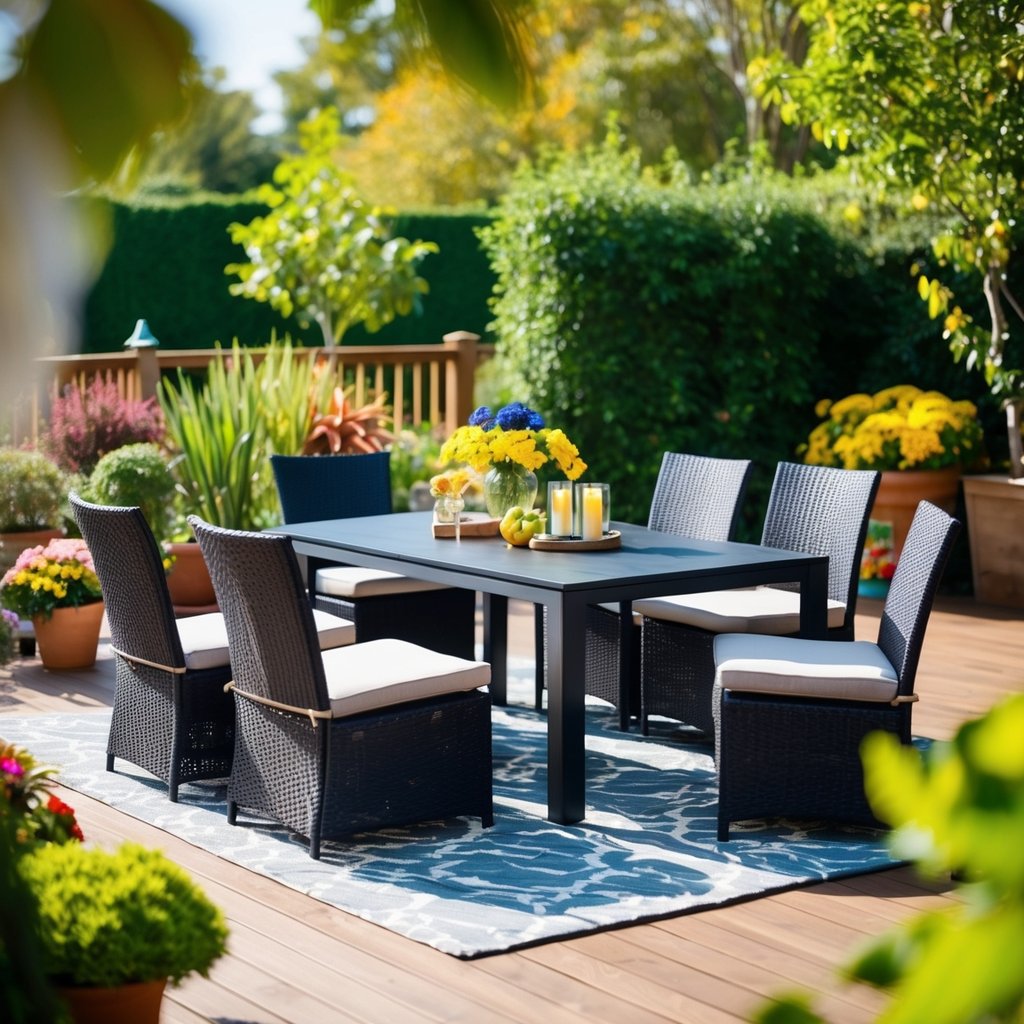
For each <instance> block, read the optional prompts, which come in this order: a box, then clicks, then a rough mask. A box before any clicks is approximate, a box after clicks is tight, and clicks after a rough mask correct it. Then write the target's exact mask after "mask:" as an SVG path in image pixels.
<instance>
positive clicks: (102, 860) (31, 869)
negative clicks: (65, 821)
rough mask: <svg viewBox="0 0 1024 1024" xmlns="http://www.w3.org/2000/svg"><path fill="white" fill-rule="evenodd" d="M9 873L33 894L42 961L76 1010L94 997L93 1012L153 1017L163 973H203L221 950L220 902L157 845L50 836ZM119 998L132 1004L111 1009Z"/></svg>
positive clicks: (140, 1019) (168, 977)
mask: <svg viewBox="0 0 1024 1024" xmlns="http://www.w3.org/2000/svg"><path fill="white" fill-rule="evenodd" d="M19 873H20V875H21V877H22V878H23V879H24V880H25V881H26V883H27V884H28V887H29V890H30V891H31V892H32V893H33V895H34V896H35V898H36V902H37V904H38V908H39V919H40V920H39V923H40V928H39V932H40V938H41V944H42V958H43V966H44V970H45V971H46V974H47V975H48V976H49V977H50V979H51V980H52V981H53V983H54V984H55V985H56V986H57V988H58V992H59V993H60V995H61V996H62V997H63V998H64V999H65V1000H66V1001H67V1002H68V1003H69V1004H70V1006H71V1009H72V1016H73V1017H74V1018H75V1019H76V1020H77V1019H80V1017H79V1016H78V1014H79V1011H78V1009H77V1008H78V1007H79V1006H80V1005H82V1006H89V1007H91V1008H92V1009H93V1010H94V1011H95V1010H96V1004H97V1003H101V1004H102V1005H103V1006H104V1007H106V1009H105V1010H103V1011H100V1012H102V1013H104V1016H103V1017H102V1018H97V1019H106V1020H132V1021H134V1022H136V1024H145V1022H146V1021H152V1022H153V1024H155V1022H156V1021H157V1020H158V1019H159V1014H160V1000H161V998H162V995H163V990H164V987H165V985H166V983H167V982H168V981H169V982H170V983H171V984H172V985H177V984H178V983H179V982H180V981H181V980H182V979H183V978H184V977H186V976H187V975H188V974H191V973H192V972H193V971H197V972H199V973H200V974H202V975H204V976H205V975H207V974H208V972H209V970H210V967H211V966H212V965H213V963H214V962H215V961H216V960H217V959H218V958H219V957H220V956H221V955H222V954H223V953H224V952H225V949H226V939H227V926H226V925H225V922H224V918H223V916H222V914H221V912H220V910H219V909H218V908H217V907H216V906H215V905H214V904H213V903H211V902H210V900H209V899H208V898H207V897H206V895H205V894H204V893H203V892H202V890H201V889H200V888H199V887H198V886H197V885H196V884H195V883H194V882H193V881H192V879H191V878H190V877H189V876H188V874H187V873H186V872H185V871H184V870H183V869H182V868H180V867H178V865H176V864H174V863H173V862H172V861H170V860H169V859H168V858H167V857H166V856H164V854H162V853H161V852H160V851H159V850H149V849H146V848H145V847H142V846H139V845H137V844H135V843H124V844H122V845H121V846H120V847H119V848H118V849H116V850H113V851H108V850H104V849H101V848H98V847H89V846H84V845H82V844H80V843H66V844H62V845H58V844H52V843H51V844H46V845H44V846H41V847H39V848H37V849H35V850H32V851H31V852H29V853H27V854H26V855H25V856H24V857H22V858H21V859H20V861H19ZM124 999H130V1000H133V1001H134V1002H133V1004H132V1005H133V1007H134V1008H133V1009H128V1010H125V1009H119V1010H114V1009H112V1007H114V1006H115V1005H120V1001H121V1000H124ZM147 1007H148V1010H147ZM147 1013H148V1016H147V1015H146V1014H147Z"/></svg>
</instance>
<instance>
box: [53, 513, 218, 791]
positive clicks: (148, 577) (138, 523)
mask: <svg viewBox="0 0 1024 1024" xmlns="http://www.w3.org/2000/svg"><path fill="white" fill-rule="evenodd" d="M70 500H71V507H72V510H73V512H74V516H75V520H76V522H77V523H78V527H79V529H80V530H81V532H82V537H83V539H84V540H85V542H86V544H87V545H88V547H89V551H90V552H91V553H92V557H93V562H94V564H95V566H96V573H97V575H98V576H99V580H100V586H101V587H102V589H103V601H104V606H105V610H106V615H107V621H108V623H109V625H110V639H111V644H112V646H113V647H114V648H116V649H117V650H118V651H121V652H123V653H124V654H126V655H128V656H129V658H137V659H142V660H143V661H148V662H152V663H153V664H154V665H165V666H167V667H168V668H176V669H185V656H184V654H183V652H182V649H181V641H180V639H179V636H178V630H177V627H176V625H175V621H174V610H173V608H172V605H171V596H170V593H169V592H168V590H167V580H166V577H165V575H164V568H163V563H162V561H161V558H160V552H159V549H158V548H157V544H156V540H155V539H154V537H153V534H152V531H151V530H150V528H149V525H148V524H147V523H146V520H145V517H144V516H143V515H142V511H141V510H140V509H138V508H118V507H111V506H100V505H93V504H90V503H88V502H85V501H83V500H82V499H81V498H80V497H79V496H78V495H77V494H75V493H72V494H71V499H70ZM115 659H116V689H115V692H114V708H113V713H112V716H111V721H110V736H109V738H108V740H107V770H108V771H112V770H113V767H114V759H115V758H118V757H119V758H122V759H123V760H125V761H130V762H131V763H132V764H135V765H138V766H139V767H140V768H145V769H146V771H149V772H152V773H153V774H154V775H155V776H156V777H157V778H158V779H161V780H163V781H164V782H166V783H167V789H168V795H169V796H170V799H171V800H177V799H178V787H179V785H180V784H181V783H184V782H193V781H196V780H199V779H216V778H225V777H226V776H227V775H228V773H229V772H230V770H231V754H232V750H233V746H234V722H235V710H234V704H233V701H232V699H231V697H230V695H228V694H226V693H225V692H224V684H225V683H226V682H228V681H229V680H230V678H231V669H230V667H229V666H227V665H225V666H223V667H221V668H211V669H205V670H200V671H197V670H188V671H184V672H183V673H177V674H176V673H172V672H170V671H164V670H163V669H160V668H154V667H151V666H149V665H143V664H140V663H138V662H136V661H132V660H129V659H128V658H124V657H122V656H121V655H119V654H115Z"/></svg>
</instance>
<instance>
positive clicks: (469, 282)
mask: <svg viewBox="0 0 1024 1024" xmlns="http://www.w3.org/2000/svg"><path fill="white" fill-rule="evenodd" d="M93 202H98V203H100V205H102V206H107V207H109V213H110V224H111V231H112V244H111V248H110V251H109V253H108V255H107V258H106V261H105V263H104V266H103V268H102V270H101V272H100V274H99V277H98V278H97V280H96V282H95V283H94V284H93V286H92V288H91V290H90V292H89V294H88V296H87V299H86V303H85V316H84V343H83V351H85V352H109V351H114V350H116V349H118V348H120V347H121V345H122V343H123V342H124V339H125V338H127V337H128V335H129V334H130V333H131V330H132V328H133V327H134V325H135V321H136V320H137V319H138V318H139V317H145V318H146V320H147V321H148V322H149V325H150V327H151V328H152V330H153V333H154V334H155V335H156V336H157V338H159V339H160V345H161V347H162V348H167V349H180V348H208V347H212V346H213V345H214V343H215V342H217V341H220V342H222V343H224V344H230V343H231V341H232V339H234V338H238V339H239V340H240V341H241V342H242V343H243V344H245V345H262V344H266V342H267V341H268V340H269V338H270V335H271V332H272V331H276V332H277V333H278V334H281V333H283V332H286V331H287V332H289V333H290V334H291V336H292V338H293V339H302V340H303V341H304V342H305V343H306V344H310V345H319V344H320V343H321V340H320V332H319V330H318V329H317V328H315V327H313V328H310V329H303V328H302V327H300V326H299V324H298V322H297V321H296V320H294V319H293V318H290V319H285V318H283V317H281V316H280V315H279V314H277V313H275V312H274V311H273V310H272V309H270V307H269V306H267V305H266V304H265V303H260V302H253V301H252V300H249V299H244V298H240V297H237V296H232V295H230V294H229V293H228V285H229V284H230V280H231V279H229V278H228V276H227V275H226V274H225V273H224V267H225V265H226V264H228V263H230V262H232V261H234V260H237V259H239V258H240V255H241V253H242V250H241V247H240V246H237V245H235V244H234V243H233V242H232V241H231V239H230V238H229V236H228V232H227V226H228V225H229V224H230V223H232V222H233V221H242V222H246V221H249V220H251V219H252V218H253V217H255V216H258V215H260V214H262V213H265V212H266V207H264V206H263V205H262V204H259V203H254V202H250V201H246V200H244V199H242V198H231V197H218V196H201V197H196V198H194V199H189V200H186V201H181V200H178V201H172V200H166V201H163V202H153V203H148V204H141V205H131V204H127V203H121V202H106V201H104V200H93ZM486 221H487V217H486V215H483V214H464V213H451V214H450V213H415V214H404V215H402V216H401V217H399V218H398V219H397V222H396V231H397V232H398V233H400V234H405V235H406V236H408V237H415V238H423V239H426V240H431V241H435V242H437V243H438V245H439V246H440V249H441V251H440V252H439V253H438V254H437V255H434V256H430V257H428V258H427V259H426V260H425V261H424V262H423V266H422V274H423V276H424V277H425V278H426V279H427V281H428V282H429V284H430V294H429V295H426V296H424V298H423V310H422V313H421V314H420V315H416V314H413V315H411V316H407V317H401V318H399V319H398V320H397V321H395V322H394V323H392V324H390V325H388V326H387V327H386V328H384V329H383V330H381V331H379V332H378V333H377V334H368V333H367V332H366V331H364V330H362V329H355V330H352V331H351V332H349V334H347V335H346V338H345V340H346V342H347V343H349V344H400V343H402V344H424V343H430V342H437V341H440V340H441V338H442V336H443V335H444V334H446V333H448V332H449V331H454V330H469V331H475V332H476V333H479V334H481V335H484V334H485V332H486V325H487V321H488V319H489V314H488V311H487V295H488V293H489V291H490V288H491V285H492V284H493V280H494V275H493V274H492V273H491V271H490V268H489V267H488V264H487V261H486V259H485V258H484V256H483V253H482V251H481V249H480V245H479V243H478V241H477V239H476V237H475V235H474V228H476V227H478V226H479V225H481V224H483V223H486Z"/></svg>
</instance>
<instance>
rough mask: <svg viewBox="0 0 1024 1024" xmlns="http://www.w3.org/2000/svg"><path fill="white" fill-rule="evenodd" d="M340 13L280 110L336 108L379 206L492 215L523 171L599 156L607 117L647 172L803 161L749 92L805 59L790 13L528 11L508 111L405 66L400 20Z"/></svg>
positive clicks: (724, 0)
mask: <svg viewBox="0 0 1024 1024" xmlns="http://www.w3.org/2000/svg"><path fill="white" fill-rule="evenodd" d="M348 6H349V7H350V8H358V10H356V11H354V12H353V11H350V13H349V15H348V18H347V20H340V21H338V22H336V23H335V26H334V30H333V31H332V32H331V33H329V34H327V35H326V36H325V37H323V38H321V39H320V40H318V41H317V43H316V46H315V47H313V46H311V48H310V50H309V53H310V57H309V63H308V66H307V68H306V69H303V70H302V71H300V72H297V73H290V74H289V75H287V76H285V75H281V76H278V80H279V81H280V82H281V83H282V85H283V87H284V88H285V89H286V93H287V94H288V96H289V101H288V105H289V107H291V106H292V105H293V104H295V105H297V104H299V103H302V102H308V101H309V100H310V99H312V98H313V97H318V98H319V101H320V102H321V103H326V102H329V101H330V102H334V103H336V104H337V105H338V106H339V108H340V109H341V111H342V120H343V123H344V124H345V126H346V131H347V132H348V133H349V134H350V136H351V139H352V141H351V144H350V145H349V146H348V148H347V150H346V154H345V162H346V166H347V167H348V168H349V169H351V170H352V172H353V173H354V174H355V175H356V176H357V180H358V182H359V185H360V188H361V189H362V190H363V191H364V192H366V193H367V194H368V195H372V196H373V197H375V198H377V197H380V198H386V199H387V200H388V201H389V202H393V203H397V204H401V205H409V204H415V205H423V204H431V203H451V202H460V203H461V202H467V201H473V200H484V201H488V202H489V201H493V200H495V199H496V197H497V196H498V195H499V194H500V192H501V191H502V189H503V188H505V187H507V185H508V182H509V181H510V178H511V175H512V172H513V170H514V168H515V167H516V165H517V164H518V163H519V162H520V161H521V160H523V159H531V160H532V159H536V158H537V157H538V156H539V155H541V153H542V152H543V151H544V150H545V149H546V148H549V147H557V148H562V149H566V150H570V151H574V152H577V151H579V150H581V149H583V148H584V147H585V146H587V145H591V144H594V143H597V142H599V141H600V139H601V136H602V134H603V130H604V129H603V126H604V121H605V118H606V116H607V114H608V112H609V111H610V110H614V111H615V112H616V114H617V116H618V119H619V124H620V127H621V129H622V131H623V132H624V133H625V135H626V137H627V139H628V140H629V141H630V143H631V144H632V145H635V146H637V147H638V148H639V149H640V152H641V154H642V156H643V158H644V159H645V160H647V161H653V160H657V159H659V158H660V156H661V154H662V153H663V152H664V151H665V150H666V149H667V148H669V147H672V148H673V149H674V150H675V151H676V152H677V153H678V154H679V156H680V158H681V159H683V160H685V161H686V162H687V163H688V164H689V165H690V167H691V168H693V169H694V170H695V171H702V170H706V169H708V168H710V167H712V166H713V165H714V164H715V162H716V161H717V160H719V159H720V158H721V157H722V156H723V154H725V153H726V152H727V151H728V149H729V148H730V147H734V146H737V145H738V146H739V147H740V148H742V149H752V148H756V147H760V146H762V145H765V146H767V149H768V151H769V152H770V154H771V157H772V159H773V160H774V161H775V162H776V163H778V164H780V165H782V166H790V165H791V164H792V163H793V162H794V161H795V160H797V159H799V157H800V156H801V155H802V152H803V149H804V147H805V145H806V137H807V133H806V132H803V131H796V132H794V131H789V130H788V129H785V128H784V126H781V125H780V123H779V119H778V117H777V114H776V113H775V112H774V111H771V110H769V111H767V112H766V111H763V110H762V108H761V107H760V105H759V104H758V103H757V102H756V100H755V99H754V97H753V95H752V94H751V91H750V88H749V83H748V80H747V77H746V63H747V60H748V59H749V58H750V57H752V56H759V55H762V54H763V53H764V52H765V48H766V47H772V46H776V45H778V46H783V47H785V49H786V52H787V53H790V54H792V55H793V56H794V57H795V58H798V57H800V56H801V55H802V47H803V45H804V41H805V39H806V31H805V30H804V27H803V23H802V22H801V21H800V20H799V19H798V18H797V17H796V16H795V13H794V12H795V9H796V6H797V5H795V4H787V3H783V2H780V0H705V2H703V3H695V4H686V5H683V4H676V3H671V4H666V3H665V2H664V0H589V2H587V3H583V4H566V3H562V2H561V0H534V2H533V3H531V4H529V5H527V6H524V7H523V9H522V10H521V11H518V12H517V24H518V25H519V27H520V34H521V37H522V45H523V60H524V62H525V67H526V70H527V79H526V81H527V84H528V89H527V90H526V92H525V93H524V95H523V97H522V99H521V101H520V102H519V103H518V104H517V105H516V106H514V107H509V106H507V105H501V104H495V103H493V102H491V101H490V99H489V98H488V96H487V95H486V94H483V95H482V94H481V93H479V92H472V91H469V90H466V89H465V88H460V87H458V86H457V85H456V86H453V85H452V81H451V77H450V75H449V74H448V73H447V72H446V70H445V68H444V66H443V62H442V61H441V60H440V59H438V58H436V57H431V55H430V53H429V52H427V53H424V52H422V51H415V47H414V46H413V43H412V41H411V40H410V37H409V34H408V33H407V32H406V31H404V29H403V19H402V11H403V7H402V5H399V6H398V7H397V8H396V11H395V13H394V14H391V13H390V12H389V11H387V9H385V8H383V7H377V8H375V9H367V8H366V7H365V5H362V4H353V5H348ZM411 50H412V51H414V52H416V53H418V56H416V57H415V58H413V57H411V56H410V51H411ZM359 81H362V83H363V86H362V88H360V87H359V85H358V83H359ZM335 82H336V83H337V84H336V86H335V85H332V84H330V83H335ZM332 89H336V91H335V93H334V99H333V101H331V100H330V96H331V90H332ZM396 148H401V151H402V160H401V161H396V160H395V159H394V154H395V152H396Z"/></svg>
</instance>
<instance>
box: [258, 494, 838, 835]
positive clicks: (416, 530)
mask: <svg viewBox="0 0 1024 1024" xmlns="http://www.w3.org/2000/svg"><path fill="white" fill-rule="evenodd" d="M431 518H432V513H430V512H396V513H393V514H391V515H381V516H366V517H363V518H353V519H332V520H323V521H320V522H312V523H290V524H288V525H286V526H278V527H272V528H271V529H270V530H268V532H270V533H279V534H284V535H285V536H288V537H290V538H291V539H292V542H293V545H294V547H295V551H296V553H297V554H300V555H306V556H307V557H308V558H309V559H310V560H311V563H310V564H311V565H315V563H316V561H318V560H319V561H321V562H322V561H324V560H326V561H330V562H343V563H345V564H348V565H356V566H365V567H368V568H375V569H388V570H391V571H392V572H398V573H401V574H402V575H405V576H410V577H413V578H415V579H423V580H430V581H432V582H437V583H445V584H449V585H451V586H456V587H466V588H468V589H471V590H477V591H480V592H481V593H482V594H483V609H484V660H485V661H488V662H490V664H491V694H492V699H493V700H494V702H495V703H497V704H501V703H504V702H505V694H506V681H507V667H506V661H507V654H508V620H507V614H508V599H509V598H514V599H517V600H522V601H528V602H531V603H533V604H541V605H544V606H545V608H546V609H547V643H548V649H547V659H548V661H547V682H548V818H549V820H551V821H554V822H559V823H562V824H572V823H573V822H577V821H582V820H583V818H585V817H586V773H585V768H584V762H585V749H584V662H585V658H584V653H585V643H586V639H585V636H586V630H585V628H584V619H585V611H586V607H587V605H589V604H599V603H605V602H617V603H619V604H620V607H621V610H622V611H623V613H624V615H623V622H624V624H625V623H628V622H629V610H630V605H631V603H632V602H633V601H635V600H639V599H640V598H645V597H663V596H665V595H668V594H683V593H694V592H699V591H707V590H727V589H731V588H734V587H751V586H758V585H760V584H765V583H798V584H799V585H800V623H801V634H802V635H804V636H812V637H818V636H824V635H825V631H826V595H827V590H828V558H827V557H826V556H824V555H809V554H803V553H800V552H795V551H781V550H778V549H775V548H767V547H762V546H760V545H756V544H741V543H735V542H716V541H703V540H692V539H689V538H686V537H679V536H676V535H675V534H667V533H659V532H657V531H655V530H649V529H647V527H644V526H634V525H631V524H629V523H612V524H611V527H612V529H613V530H618V531H619V532H620V534H621V541H622V543H621V547H618V548H615V549H612V550H599V551H582V550H571V549H567V550H556V551H539V550H533V549H530V548H513V547H511V546H509V545H507V544H506V543H505V541H503V540H502V539H501V538H500V537H463V538H462V539H461V540H459V541H455V540H454V539H436V538H434V536H433V534H432V531H431ZM312 582H313V581H312V580H310V586H311V587H312ZM311 592H312V591H311ZM628 634H629V630H628V629H626V628H624V629H623V634H622V639H623V643H624V645H626V646H628V644H629V643H630V642H631V641H630V638H629V636H628ZM622 662H623V664H627V663H628V658H627V657H623V658H622Z"/></svg>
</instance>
